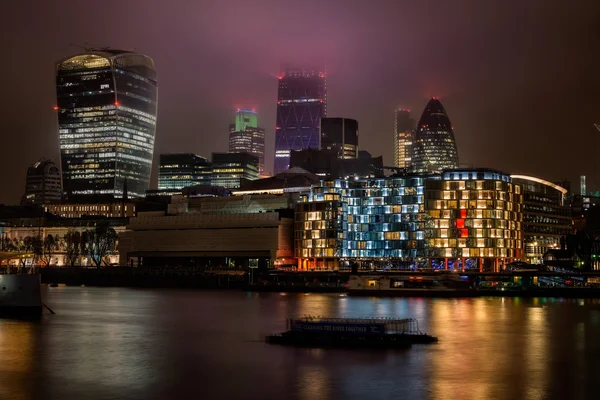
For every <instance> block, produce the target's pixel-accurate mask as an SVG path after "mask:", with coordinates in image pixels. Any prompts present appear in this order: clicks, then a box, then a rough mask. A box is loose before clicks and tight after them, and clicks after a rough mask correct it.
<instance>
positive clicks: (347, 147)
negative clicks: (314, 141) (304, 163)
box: [321, 118, 358, 159]
mask: <svg viewBox="0 0 600 400" xmlns="http://www.w3.org/2000/svg"><path fill="white" fill-rule="evenodd" d="M321 149H322V150H327V151H333V152H334V153H336V154H337V157H338V158H342V159H347V158H357V157H358V121H356V120H355V119H350V118H321Z"/></svg>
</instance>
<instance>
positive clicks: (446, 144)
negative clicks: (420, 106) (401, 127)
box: [412, 97, 459, 172]
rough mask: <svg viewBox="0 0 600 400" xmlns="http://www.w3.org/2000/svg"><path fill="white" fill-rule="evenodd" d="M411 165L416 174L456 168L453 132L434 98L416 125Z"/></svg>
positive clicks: (440, 104) (456, 160) (438, 102)
mask: <svg viewBox="0 0 600 400" xmlns="http://www.w3.org/2000/svg"><path fill="white" fill-rule="evenodd" d="M412 164H413V169H414V170H415V171H416V172H439V171H441V170H443V169H454V168H458V165H459V163H458V150H457V149H456V142H455V140H454V131H453V129H452V125H451V124H450V119H449V118H448V115H447V114H446V110H444V107H443V106H442V103H440V101H439V100H438V99H437V98H436V97H434V98H432V99H431V100H429V103H427V106H426V107H425V111H423V114H422V115H421V119H420V120H419V124H418V125H417V129H416V132H415V140H414V150H413V160H412Z"/></svg>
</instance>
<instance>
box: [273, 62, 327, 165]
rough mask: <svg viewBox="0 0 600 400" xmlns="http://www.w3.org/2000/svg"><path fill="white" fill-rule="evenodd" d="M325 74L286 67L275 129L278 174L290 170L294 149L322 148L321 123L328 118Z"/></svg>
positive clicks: (321, 71) (306, 69) (278, 102)
mask: <svg viewBox="0 0 600 400" xmlns="http://www.w3.org/2000/svg"><path fill="white" fill-rule="evenodd" d="M325 76H326V75H325V71H323V70H320V69H317V68H284V72H283V73H282V75H281V76H280V77H279V88H278V93H277V123H276V126H275V173H276V174H278V173H280V172H283V171H285V170H286V169H288V167H289V163H290V152H291V151H292V150H302V149H308V148H312V149H318V148H319V123H320V120H321V118H323V117H326V116H327V83H326V79H325Z"/></svg>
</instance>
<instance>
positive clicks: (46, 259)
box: [35, 235, 57, 267]
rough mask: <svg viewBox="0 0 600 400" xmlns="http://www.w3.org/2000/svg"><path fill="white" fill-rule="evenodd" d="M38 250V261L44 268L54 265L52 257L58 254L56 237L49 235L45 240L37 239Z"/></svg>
mask: <svg viewBox="0 0 600 400" xmlns="http://www.w3.org/2000/svg"><path fill="white" fill-rule="evenodd" d="M35 242H36V245H35V246H36V250H37V252H38V253H39V254H38V260H39V261H40V264H42V265H43V266H46V267H47V266H50V264H52V257H53V256H54V253H55V252H56V247H57V242H56V239H55V238H54V236H52V235H47V236H46V237H45V238H44V239H43V240H42V238H41V237H37V238H36V240H35Z"/></svg>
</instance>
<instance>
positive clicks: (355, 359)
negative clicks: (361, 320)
mask: <svg viewBox="0 0 600 400" xmlns="http://www.w3.org/2000/svg"><path fill="white" fill-rule="evenodd" d="M56 289H58V290H52V291H49V292H48V293H47V294H46V295H45V297H46V301H47V303H48V304H50V305H51V306H52V307H53V309H55V310H56V311H57V312H58V314H57V315H55V316H46V317H45V318H44V320H43V321H42V322H40V323H31V322H15V321H2V320H0V399H2V400H4V399H19V400H21V399H33V398H44V399H49V400H53V399H61V400H62V399H67V400H68V399H82V398H90V399H96V398H127V399H170V398H227V399H235V398H240V399H243V398H260V399H270V398H290V399H354V398H356V399H380V398H414V399H432V400H433V399H449V398H456V399H520V398H525V399H541V398H595V397H596V396H595V392H596V381H597V376H598V375H599V374H600V363H599V360H600V341H599V340H598V337H600V302H598V300H585V301H582V300H563V301H559V300H554V299H496V298H478V299H394V298H353V297H343V296H339V295H315V294H312V295H310V296H306V295H304V294H286V295H280V294H278V293H266V294H256V293H254V294H252V293H251V294H247V293H238V292H194V291H167V290H163V291H152V290H146V291H141V290H138V291H136V290H128V289H93V288H56ZM306 314H311V315H324V316H353V317H365V316H379V317H395V318H401V317H415V318H418V319H419V322H420V325H421V329H422V330H423V331H427V332H429V333H432V334H434V335H436V336H439V338H440V342H439V343H438V344H437V345H433V346H423V347H418V346H415V347H413V348H412V349H410V350H404V351H347V350H322V349H312V350H311V349H293V348H285V347H278V346H269V345H267V344H265V343H264V341H263V340H262V337H263V336H264V335H265V334H267V333H270V332H276V331H278V330H282V329H284V328H285V321H286V319H287V318H290V317H295V316H301V315H306ZM33 382H35V385H33V384H32V383H33Z"/></svg>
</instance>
